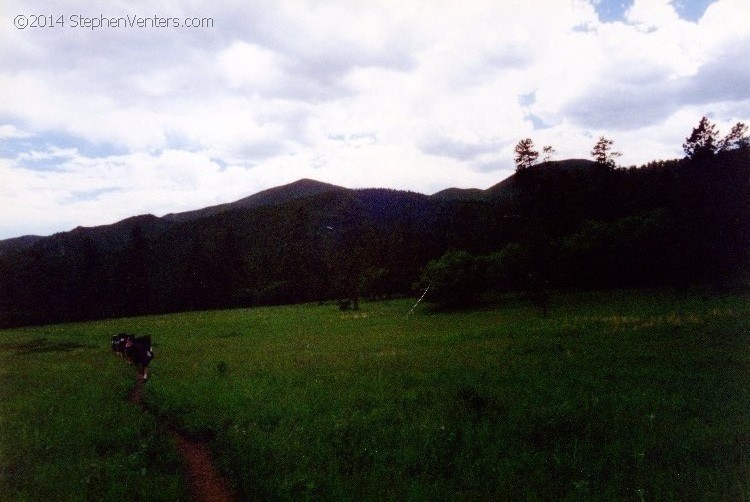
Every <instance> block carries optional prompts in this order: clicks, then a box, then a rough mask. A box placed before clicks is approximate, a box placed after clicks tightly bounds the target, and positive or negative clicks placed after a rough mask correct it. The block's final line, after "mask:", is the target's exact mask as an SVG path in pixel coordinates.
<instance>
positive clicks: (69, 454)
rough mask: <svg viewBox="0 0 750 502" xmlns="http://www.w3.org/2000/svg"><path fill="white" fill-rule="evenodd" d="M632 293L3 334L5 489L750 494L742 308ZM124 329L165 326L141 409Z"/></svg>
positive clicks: (301, 496)
mask: <svg viewBox="0 0 750 502" xmlns="http://www.w3.org/2000/svg"><path fill="white" fill-rule="evenodd" d="M748 300H749V298H748V297H742V296H724V297H701V296H698V295H675V294H670V293H649V292H628V293H606V294H577V295H560V296H557V297H555V298H553V304H552V308H551V310H550V312H549V314H548V316H547V317H541V316H540V315H539V313H538V312H537V311H536V310H535V309H533V308H532V307H531V306H529V305H528V304H527V303H525V302H522V301H516V300H508V301H507V303H506V304H505V305H501V306H498V307H495V308H492V309H483V310H476V311H470V312H462V313H450V314H439V313H430V312H428V311H426V310H425V309H424V308H422V307H420V308H418V309H417V311H416V312H415V313H414V314H412V315H411V316H409V317H406V313H407V312H408V311H409V309H410V307H411V303H412V302H411V301H392V302H381V303H365V304H363V306H362V309H361V310H360V311H359V312H340V311H339V310H337V309H336V308H335V307H333V306H331V305H324V306H317V305H303V306H288V307H275V308H259V309H252V310H232V311H223V312H198V313H186V314H178V315H171V316H154V317H143V318H135V319H118V320H112V321H102V322H91V323H82V324H70V325H61V326H50V327H40V328H28V329H19V330H8V331H2V332H0V499H2V500H44V499H47V500H83V499H89V500H178V499H184V498H186V489H185V483H184V481H183V479H182V474H181V465H180V461H179V458H178V456H177V454H176V451H175V448H174V445H173V444H172V442H171V440H170V437H169V435H168V434H167V432H166V431H167V427H168V426H169V427H177V428H179V429H181V430H183V431H184V432H186V433H187V434H188V435H190V436H193V437H195V438H201V439H204V440H205V441H207V442H208V443H209V444H210V446H211V449H212V450H213V452H214V455H215V458H216V462H217V464H218V466H219V468H220V469H221V470H222V471H223V472H224V473H225V474H226V475H227V476H228V477H229V478H230V479H231V480H232V482H233V483H234V485H235V488H236V489H237V491H238V492H239V493H240V494H241V495H242V496H243V497H244V498H247V499H282V500H305V499H338V500H362V499H365V500H382V499H389V500H402V499H410V500H490V499H495V500H634V501H641V500H750V302H749V301H748ZM119 331H131V332H139V333H140V332H147V333H150V334H151V335H152V336H153V339H154V342H155V352H156V358H155V360H154V361H153V363H152V366H151V378H150V379H149V381H148V382H147V384H146V388H145V397H144V399H145V402H146V405H147V407H148V410H149V412H148V413H143V412H142V411H141V410H140V409H138V408H137V407H135V406H134V405H132V404H130V403H128V402H127V394H128V392H129V389H130V388H131V387H132V385H133V383H134V376H135V375H134V373H135V372H134V370H133V368H130V367H128V366H127V365H126V364H125V363H124V362H123V360H122V359H118V358H116V357H115V356H113V355H112V354H110V353H109V337H110V335H112V334H114V333H117V332H119Z"/></svg>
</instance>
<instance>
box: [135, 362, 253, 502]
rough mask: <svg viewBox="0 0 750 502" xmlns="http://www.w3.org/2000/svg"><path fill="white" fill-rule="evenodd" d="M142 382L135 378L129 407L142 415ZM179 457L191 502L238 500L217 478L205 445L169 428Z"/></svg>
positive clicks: (218, 477) (227, 486) (219, 478)
mask: <svg viewBox="0 0 750 502" xmlns="http://www.w3.org/2000/svg"><path fill="white" fill-rule="evenodd" d="M143 384H144V381H143V380H142V379H141V378H139V377H136V382H135V386H134V387H133V390H132V391H131V392H130V397H129V400H130V402H131V403H133V404H135V405H136V406H138V407H140V408H141V409H143V410H144V411H145V409H146V408H145V405H144V404H143ZM170 434H171V435H172V437H173V438H174V442H175V445H176V446H177V449H178V451H179V452H180V456H181V457H182V461H183V464H184V466H185V475H186V478H187V483H188V487H189V488H190V500H192V501H193V502H234V501H236V500H239V499H238V497H237V496H236V495H235V494H234V493H232V489H231V487H230V485H229V482H228V481H227V480H226V479H225V478H224V477H222V476H221V474H219V472H218V471H217V470H216V467H215V466H214V463H213V460H212V459H211V453H210V451H209V450H208V448H207V447H206V445H205V444H203V443H200V442H196V441H193V440H190V439H188V438H187V437H185V436H184V435H183V434H180V432H178V431H177V430H175V429H174V428H170Z"/></svg>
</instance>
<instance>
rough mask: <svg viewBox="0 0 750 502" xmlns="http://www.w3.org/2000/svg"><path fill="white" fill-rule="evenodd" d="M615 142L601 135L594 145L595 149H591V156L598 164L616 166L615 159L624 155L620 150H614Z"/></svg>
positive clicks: (611, 167) (609, 166)
mask: <svg viewBox="0 0 750 502" xmlns="http://www.w3.org/2000/svg"><path fill="white" fill-rule="evenodd" d="M614 144H615V142H614V141H613V140H611V139H607V138H605V137H604V136H600V137H599V141H597V142H596V144H595V145H594V149H593V150H591V156H592V157H594V160H595V161H596V163H597V164H599V165H602V166H605V167H608V168H610V169H613V168H614V167H615V159H616V158H617V157H619V156H621V155H622V153H620V152H615V151H613V150H612V146H613V145H614Z"/></svg>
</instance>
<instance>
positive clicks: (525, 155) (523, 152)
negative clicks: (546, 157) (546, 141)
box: [513, 138, 539, 171]
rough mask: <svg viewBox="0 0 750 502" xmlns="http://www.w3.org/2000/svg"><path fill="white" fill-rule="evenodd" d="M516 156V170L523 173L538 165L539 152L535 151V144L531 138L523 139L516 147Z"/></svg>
mask: <svg viewBox="0 0 750 502" xmlns="http://www.w3.org/2000/svg"><path fill="white" fill-rule="evenodd" d="M515 152H516V156H515V157H514V158H513V160H515V162H516V170H517V171H522V170H524V169H528V168H529V167H531V166H533V165H534V164H535V163H536V159H538V158H539V152H537V151H536V150H534V142H533V141H531V138H526V139H522V140H521V141H519V142H518V144H517V145H516V149H515Z"/></svg>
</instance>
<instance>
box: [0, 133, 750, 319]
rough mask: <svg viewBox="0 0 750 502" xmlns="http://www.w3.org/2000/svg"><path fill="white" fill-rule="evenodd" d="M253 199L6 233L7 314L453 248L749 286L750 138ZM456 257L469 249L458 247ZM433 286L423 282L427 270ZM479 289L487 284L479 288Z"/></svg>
mask: <svg viewBox="0 0 750 502" xmlns="http://www.w3.org/2000/svg"><path fill="white" fill-rule="evenodd" d="M283 188H284V187H280V189H275V191H269V193H266V194H265V196H264V197H261V198H254V199H253V198H248V199H247V200H250V201H251V203H250V204H246V205H242V204H239V205H237V204H228V205H226V207H223V208H221V210H207V211H196V212H194V213H188V214H187V215H183V216H180V215H170V216H168V217H164V218H157V217H155V216H138V217H134V218H130V219H127V220H124V221H122V222H119V223H117V224H114V225H110V226H104V227H96V228H77V229H75V230H73V231H71V232H65V233H60V234H56V235H53V236H51V237H47V238H34V239H28V240H22V241H20V242H18V241H15V242H14V243H13V244H14V245H12V246H11V245H9V246H0V325H2V326H12V325H23V324H34V323H50V322H61V321H71V320H81V319H93V318H104V317H110V316H127V315H138V314H146V313H159V312H175V311H184V310H195V309H215V308H227V307H236V306H253V305H265V304H281V303H292V302H303V301H320V300H328V299H349V301H350V302H351V304H352V306H354V307H356V304H357V300H358V298H359V297H360V296H373V297H379V296H385V295H392V294H409V293H411V292H412V291H413V290H414V289H413V288H414V287H415V285H417V284H418V282H419V281H420V278H421V279H422V280H423V281H424V280H425V278H426V277H425V275H424V271H425V266H426V265H427V264H428V263H429V262H430V261H431V260H434V261H433V262H432V264H431V266H432V268H434V267H435V265H436V264H439V263H440V260H439V259H440V258H441V257H444V258H445V256H444V255H445V253H447V252H450V251H462V252H465V253H464V254H463V256H464V258H466V257H469V258H468V259H469V262H470V268H471V271H470V272H467V271H466V270H464V271H463V272H461V273H462V274H467V273H470V274H473V276H474V281H475V282H474V283H471V281H470V284H474V285H475V286H476V287H477V288H480V289H481V290H483V289H486V288H494V289H497V290H501V291H502V290H524V289H528V288H531V287H534V286H533V284H531V283H534V284H536V283H539V282H540V281H541V282H543V283H544V284H545V285H547V286H548V287H549V288H561V287H564V288H583V289H586V288H597V289H599V288H621V287H660V286H680V287H682V286H690V285H711V286H717V287H732V288H737V287H747V286H748V284H749V283H750V272H749V270H748V263H750V259H749V258H750V254H749V251H750V217H748V215H750V149H748V148H747V146H746V145H745V144H742V145H740V147H738V148H727V149H723V150H721V151H718V150H717V151H712V152H711V154H710V155H689V156H688V157H686V158H685V159H682V160H674V161H665V162H653V163H651V164H648V165H645V166H642V167H639V168H617V167H614V165H612V164H608V163H602V162H592V161H586V160H568V161H560V162H554V161H547V162H542V163H538V164H530V165H529V166H523V167H522V168H519V169H518V171H517V172H516V174H514V175H513V176H511V177H510V178H508V179H506V180H504V181H503V182H501V183H499V184H498V185H496V186H494V187H491V188H490V189H487V190H469V191H467V190H446V191H443V192H439V193H438V194H435V195H434V196H426V195H421V194H416V193H412V192H403V191H394V190H385V189H365V190H349V189H343V188H340V187H334V186H332V185H325V184H322V183H321V184H318V183H316V182H311V181H310V180H303V181H301V182H299V183H298V184H292V185H289V186H288V187H287V189H283ZM454 255H455V253H454ZM423 286H424V283H423ZM472 287H474V286H472Z"/></svg>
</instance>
